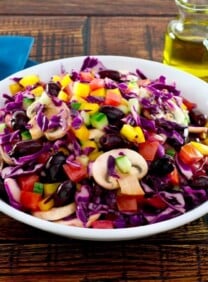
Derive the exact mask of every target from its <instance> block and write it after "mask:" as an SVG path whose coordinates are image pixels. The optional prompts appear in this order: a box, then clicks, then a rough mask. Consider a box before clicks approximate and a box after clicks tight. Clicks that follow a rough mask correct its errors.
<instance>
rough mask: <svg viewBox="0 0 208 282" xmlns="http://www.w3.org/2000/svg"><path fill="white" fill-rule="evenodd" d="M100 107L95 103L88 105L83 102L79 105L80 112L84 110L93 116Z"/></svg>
mask: <svg viewBox="0 0 208 282" xmlns="http://www.w3.org/2000/svg"><path fill="white" fill-rule="evenodd" d="M99 108H100V106H99V105H98V104H96V103H88V102H86V101H85V102H83V103H81V105H80V110H84V111H86V112H88V113H89V114H94V113H96V112H98V110H99Z"/></svg>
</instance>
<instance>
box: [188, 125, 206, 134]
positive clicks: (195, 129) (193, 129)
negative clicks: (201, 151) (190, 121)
mask: <svg viewBox="0 0 208 282" xmlns="http://www.w3.org/2000/svg"><path fill="white" fill-rule="evenodd" d="M188 131H189V133H196V134H199V133H208V127H205V126H189V127H188Z"/></svg>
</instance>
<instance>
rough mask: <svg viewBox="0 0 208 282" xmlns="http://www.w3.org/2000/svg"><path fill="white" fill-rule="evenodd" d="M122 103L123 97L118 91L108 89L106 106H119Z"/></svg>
mask: <svg viewBox="0 0 208 282" xmlns="http://www.w3.org/2000/svg"><path fill="white" fill-rule="evenodd" d="M121 102H122V96H121V94H120V93H118V92H117V91H116V89H108V90H107V91H106V96H105V104H106V105H109V106H115V107H116V106H119V105H120V104H121Z"/></svg>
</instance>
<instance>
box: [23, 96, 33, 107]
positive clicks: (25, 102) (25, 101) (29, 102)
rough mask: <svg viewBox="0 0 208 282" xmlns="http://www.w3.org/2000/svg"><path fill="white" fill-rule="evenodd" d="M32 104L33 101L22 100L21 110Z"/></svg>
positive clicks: (29, 99)
mask: <svg viewBox="0 0 208 282" xmlns="http://www.w3.org/2000/svg"><path fill="white" fill-rule="evenodd" d="M33 102H34V99H31V98H24V99H23V108H24V109H25V110H26V109H27V108H28V107H29V106H30V105H31V104H32V103H33Z"/></svg>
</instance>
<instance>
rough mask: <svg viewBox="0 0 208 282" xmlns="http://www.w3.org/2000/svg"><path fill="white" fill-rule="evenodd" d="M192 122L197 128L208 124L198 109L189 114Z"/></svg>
mask: <svg viewBox="0 0 208 282" xmlns="http://www.w3.org/2000/svg"><path fill="white" fill-rule="evenodd" d="M189 116H190V121H191V123H192V124H193V125H196V126H205V124H206V122H207V118H206V116H205V115H204V114H203V113H202V112H201V111H199V110H198V109H193V110H191V111H190V112H189Z"/></svg>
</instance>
